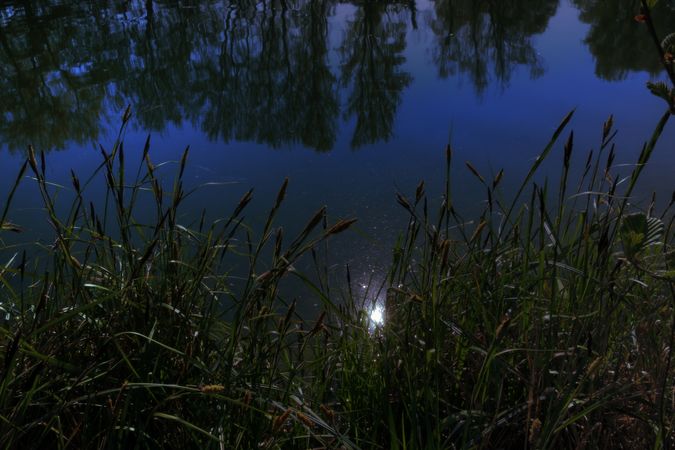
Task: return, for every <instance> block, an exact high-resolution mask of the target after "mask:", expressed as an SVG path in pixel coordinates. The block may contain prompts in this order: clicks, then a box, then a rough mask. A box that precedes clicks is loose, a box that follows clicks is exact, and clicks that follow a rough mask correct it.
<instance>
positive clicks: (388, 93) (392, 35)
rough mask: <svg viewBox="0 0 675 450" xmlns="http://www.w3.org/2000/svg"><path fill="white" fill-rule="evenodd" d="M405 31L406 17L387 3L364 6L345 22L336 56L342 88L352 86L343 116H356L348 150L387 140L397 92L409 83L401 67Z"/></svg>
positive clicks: (393, 115) (396, 6) (392, 120)
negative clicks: (344, 31)
mask: <svg viewBox="0 0 675 450" xmlns="http://www.w3.org/2000/svg"><path fill="white" fill-rule="evenodd" d="M413 11H414V9H413ZM413 17H414V16H413ZM406 31H407V17H406V14H404V12H403V11H402V10H401V9H400V7H399V5H396V4H394V5H388V4H387V3H386V2H369V1H365V2H362V3H361V6H360V7H359V10H358V12H357V14H356V15H355V16H354V18H353V19H351V20H349V21H348V23H347V32H346V35H345V39H344V41H343V43H342V45H341V46H340V56H341V60H342V64H341V80H342V83H343V84H344V85H348V84H350V83H351V84H352V90H351V93H350V94H349V98H348V100H347V105H346V108H345V112H344V115H345V117H346V118H349V117H350V116H356V129H355V131H354V134H353V137H352V141H351V144H352V147H360V146H362V145H365V144H371V143H374V142H378V141H386V140H388V139H389V138H390V137H391V133H392V124H393V122H394V117H395V115H396V109H397V107H398V105H399V103H400V102H401V93H402V92H403V90H404V89H405V88H406V87H407V86H408V85H409V84H410V81H411V80H412V77H411V75H410V74H409V73H407V72H405V71H404V70H402V68H401V66H402V65H403V63H404V62H405V58H404V57H403V51H404V50H405V47H406Z"/></svg>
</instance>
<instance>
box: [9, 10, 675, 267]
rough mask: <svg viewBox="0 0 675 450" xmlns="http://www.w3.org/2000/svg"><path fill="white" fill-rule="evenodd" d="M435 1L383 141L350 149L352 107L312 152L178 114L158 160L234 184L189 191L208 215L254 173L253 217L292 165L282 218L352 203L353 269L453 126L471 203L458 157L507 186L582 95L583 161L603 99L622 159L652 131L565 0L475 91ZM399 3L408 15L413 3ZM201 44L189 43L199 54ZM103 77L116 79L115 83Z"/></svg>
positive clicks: (346, 245) (666, 156)
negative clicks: (435, 13)
mask: <svg viewBox="0 0 675 450" xmlns="http://www.w3.org/2000/svg"><path fill="white" fill-rule="evenodd" d="M431 5H432V3H431V2H417V7H418V9H419V10H420V11H419V13H418V24H419V29H418V30H412V29H411V28H410V24H409V23H408V27H409V31H408V35H407V47H406V50H405V52H404V56H405V59H406V61H405V63H404V64H403V65H402V66H401V70H403V71H406V72H408V73H410V74H411V75H412V77H413V81H412V83H411V84H410V85H409V87H408V88H407V89H406V90H405V91H404V92H403V94H402V98H401V102H400V105H399V107H398V110H397V111H396V114H395V119H394V124H393V136H392V139H391V140H390V141H389V142H378V143H374V144H371V145H366V146H364V147H363V148H360V149H359V150H358V151H355V150H353V149H351V148H350V141H351V138H352V133H353V131H354V127H355V120H354V118H353V117H351V118H348V119H344V118H343V117H342V116H340V118H339V119H338V120H339V122H340V123H339V127H338V133H337V137H336V141H335V143H334V147H333V149H332V151H331V152H327V153H316V152H312V151H309V150H308V149H304V148H301V146H300V145H298V144H292V143H286V144H283V145H281V147H280V148H277V149H271V148H270V147H269V146H268V145H265V144H264V143H254V142H240V141H236V140H235V141H231V142H222V141H217V140H216V141H213V140H211V139H209V138H208V137H207V136H206V134H205V133H204V132H203V131H201V128H200V127H199V126H194V127H193V126H192V125H190V123H189V122H184V123H183V124H182V125H180V126H176V125H168V126H167V127H166V129H164V130H163V131H162V132H161V133H157V132H153V133H152V134H153V138H152V142H153V145H152V150H151V156H152V159H153V161H155V162H159V161H165V160H178V159H179V158H180V154H181V152H182V151H183V149H184V148H185V147H186V146H188V145H190V146H191V149H192V151H191V153H190V164H191V165H190V168H189V170H188V172H187V175H186V176H187V183H188V184H192V185H193V186H196V185H198V184H201V183H203V182H209V181H213V182H220V181H228V182H230V181H234V182H236V183H237V184H234V185H227V186H223V187H212V188H206V189H204V190H203V191H202V194H200V195H198V196H194V197H193V199H192V200H191V202H192V203H191V204H190V205H189V206H188V209H189V210H190V211H199V210H200V209H201V208H202V207H206V208H208V209H209V211H210V212H211V214H212V215H213V217H220V216H223V215H225V214H227V213H228V212H229V211H230V210H231V208H232V206H233V204H235V202H236V201H237V199H238V198H239V197H240V196H241V195H242V194H243V192H245V191H246V190H248V189H249V188H250V187H255V199H256V200H255V202H254V204H253V205H252V209H251V211H249V213H248V214H247V216H246V217H247V220H248V221H249V222H251V223H252V224H253V225H254V226H256V225H257V226H258V227H259V226H260V225H261V223H262V222H263V220H264V212H265V210H266V208H267V207H268V206H269V205H270V204H271V202H272V199H273V198H274V195H275V194H276V190H277V189H278V186H279V185H280V184H281V182H282V180H283V179H284V178H285V177H289V178H290V180H291V184H290V187H289V191H288V197H287V198H288V200H287V204H286V207H285V208H284V209H283V210H282V213H281V216H280V223H283V224H285V225H286V226H287V227H288V228H290V230H291V231H292V230H296V231H297V230H298V229H299V228H301V227H302V226H303V225H304V223H305V221H306V219H307V218H309V217H310V216H311V214H312V213H313V212H314V211H315V210H316V209H317V208H319V207H320V206H321V205H324V204H326V205H328V206H329V209H328V214H329V217H330V218H331V219H332V220H335V219H337V218H338V217H347V216H350V217H351V216H355V217H358V218H359V222H358V225H357V233H352V234H350V235H349V236H348V237H346V236H338V237H337V238H336V239H335V241H336V243H335V245H333V251H334V253H335V260H336V261H338V262H340V266H342V265H343V264H344V263H345V262H349V263H350V266H351V267H352V270H353V273H357V272H360V273H363V274H370V273H372V271H373V270H376V271H379V270H381V268H382V267H383V266H385V265H386V263H387V262H388V261H389V258H390V256H391V255H390V248H391V242H392V241H393V238H394V237H395V235H396V234H397V233H398V232H399V231H401V230H403V226H404V225H405V223H406V217H405V216H404V215H403V214H402V211H401V210H400V207H398V206H397V205H396V203H395V200H394V195H393V194H394V192H396V191H397V190H400V191H402V192H404V193H411V192H413V191H414V188H415V186H416V185H417V183H418V182H419V180H420V179H425V180H426V182H427V192H429V193H430V195H431V198H432V199H433V200H438V199H439V196H440V192H441V186H442V181H443V166H444V159H443V158H444V148H445V145H446V144H447V142H448V140H449V139H450V137H451V139H452V143H453V146H454V148H455V161H456V164H455V168H454V170H453V176H454V177H455V178H454V185H455V190H454V192H455V194H454V195H455V197H456V202H457V204H458V207H460V208H462V207H464V208H465V210H469V211H471V210H472V208H473V211H475V205H476V204H477V202H479V201H480V200H482V198H483V193H482V190H480V189H478V185H477V184H476V182H475V180H472V178H471V177H470V176H469V175H468V174H467V173H466V170H464V168H463V162H464V161H466V160H471V161H472V162H473V163H474V165H475V166H476V167H478V169H479V170H480V171H481V172H483V173H484V174H489V173H490V172H492V173H496V172H497V171H498V170H499V169H500V168H504V169H505V172H506V178H505V182H504V184H505V186H506V189H507V190H508V189H509V184H508V183H509V182H511V185H510V188H511V189H513V186H514V184H513V183H515V182H517V181H518V180H519V179H520V177H521V176H522V175H523V174H524V173H525V172H526V171H527V167H528V165H529V164H530V163H531V162H532V161H533V159H534V157H535V156H536V155H537V154H538V153H539V151H540V150H541V149H542V148H543V146H544V145H545V143H546V142H547V140H548V138H549V137H550V135H551V133H552V131H553V130H554V129H555V127H556V126H557V124H558V123H559V121H560V120H561V118H562V117H563V116H564V115H565V114H566V113H567V112H568V111H570V110H571V109H573V108H576V109H577V112H576V115H575V118H574V120H573V122H572V127H573V128H574V130H575V135H576V142H577V145H576V147H575V148H576V154H575V159H576V161H577V163H578V165H580V164H583V161H585V157H586V152H587V151H588V150H589V149H590V148H597V145H598V141H599V136H600V130H601V126H602V123H603V122H604V121H605V119H606V118H607V117H608V115H609V114H610V113H612V114H614V117H615V123H616V125H617V128H618V129H619V135H618V138H617V143H618V146H617V158H616V164H624V163H631V162H633V161H635V160H636V158H637V155H638V153H639V150H640V147H641V143H642V142H644V141H645V140H647V139H648V138H649V135H650V134H651V131H652V129H653V127H654V125H655V123H656V121H657V120H658V117H659V116H660V114H661V113H662V111H663V109H664V105H663V104H662V102H661V101H659V100H658V99H656V98H654V97H652V96H651V95H649V93H648V92H647V91H646V89H645V86H644V85H645V82H646V81H647V80H648V78H649V76H648V75H647V74H645V73H631V74H629V76H628V77H627V78H626V79H625V80H622V81H620V82H607V81H603V80H600V79H598V78H596V77H595V75H594V71H595V62H594V59H593V57H592V55H591V54H590V53H589V52H588V49H587V48H586V46H585V44H584V43H583V39H584V37H585V36H586V34H587V31H588V26H587V25H584V24H581V23H580V22H579V21H578V17H577V16H578V12H577V11H576V10H575V9H574V8H573V7H571V6H570V5H569V3H568V2H567V1H563V2H561V4H560V6H559V8H558V10H557V13H556V15H555V16H554V17H553V18H552V19H551V20H550V22H549V27H548V30H547V31H546V32H545V33H544V34H542V35H538V36H535V37H534V38H533V41H534V45H535V48H536V51H537V53H538V55H539V56H540V58H541V60H542V62H543V65H544V68H545V73H544V74H543V76H541V77H539V78H536V79H533V78H532V77H531V76H530V71H529V69H528V68H526V67H516V68H515V69H514V72H513V73H512V75H511V78H510V81H509V83H508V85H506V86H503V85H500V84H499V83H493V84H491V85H489V86H488V87H487V89H486V90H485V91H484V92H483V93H482V94H481V95H480V96H477V95H476V92H475V90H474V89H473V88H472V86H471V82H470V80H469V79H467V78H466V76H465V75H461V74H460V75H457V76H456V77H451V78H448V79H441V78H439V77H438V70H437V68H436V67H434V66H433V64H432V62H431V56H430V53H429V46H430V44H431V42H432V40H433V35H432V33H431V32H430V30H428V29H426V28H425V25H424V24H425V21H424V20H423V17H424V11H425V10H429V9H430V8H431V7H432V6H431ZM8 11H9V10H7V9H5V10H4V14H5V15H6V14H9V12H8ZM356 11H357V9H356V8H355V7H353V6H348V5H342V4H340V5H338V6H336V8H335V15H334V16H332V17H331V18H330V26H329V36H330V43H329V61H330V66H331V69H332V70H333V71H337V70H338V69H339V64H340V57H339V54H338V51H337V47H338V46H339V43H340V42H341V40H342V39H343V38H344V32H345V30H344V26H343V25H344V23H345V22H346V21H347V20H349V18H351V17H353V16H354V14H355V13H356ZM10 12H11V11H10ZM406 14H407V13H402V16H403V17H407V16H406ZM5 19H6V18H5ZM202 56H203V55H202V54H201V53H199V52H197V53H195V54H194V55H193V60H198V59H199V58H201V57H202ZM68 70H70V71H71V72H73V73H74V74H76V75H81V74H84V73H86V71H87V70H88V65H87V63H86V62H83V63H82V64H81V65H79V66H74V67H71V68H69V69H68ZM108 89H111V90H114V89H115V86H109V87H108ZM169 95H170V93H169ZM346 96H347V88H342V91H341V103H342V106H343V107H344V103H345V99H346ZM108 116H109V117H111V118H112V119H109V120H111V122H112V123H106V124H103V128H105V129H111V130H114V129H116V127H117V124H116V123H115V120H117V119H116V118H117V117H119V116H121V111H109V112H108ZM670 125H671V126H669V127H668V128H667V130H666V132H665V135H664V137H663V140H662V142H661V144H660V145H659V147H658V148H657V151H656V152H655V154H654V157H653V161H652V162H651V164H650V165H649V166H648V168H647V169H646V171H645V175H644V177H643V180H642V181H643V183H642V185H641V190H640V191H639V192H638V195H639V196H640V197H641V198H646V197H647V196H648V195H649V193H650V192H651V191H652V190H656V191H658V192H659V194H660V197H661V198H665V197H666V196H669V195H670V192H671V190H672V188H673V183H672V168H673V167H674V164H673V163H674V162H675V160H674V158H675V152H673V151H672V149H673V143H675V130H674V129H673V126H672V125H673V124H670ZM150 131H151V130H150ZM146 133H147V130H141V129H137V128H136V127H135V126H132V127H131V128H130V129H129V131H128V132H127V139H126V148H127V152H128V155H129V156H128V159H129V160H133V159H134V158H139V155H140V152H141V150H142V148H143V142H144V140H145V136H146ZM113 138H114V132H108V133H105V134H104V135H102V136H101V140H102V141H103V143H104V145H106V146H108V145H109V144H110V143H111V141H112V139H113ZM560 147H561V145H560V146H559V148H558V149H557V150H556V152H554V153H553V154H552V155H551V161H550V162H549V163H548V164H546V165H545V166H544V171H545V172H546V173H548V174H551V175H555V174H556V173H558V171H559V170H560V165H561V164H560V161H561V158H562V156H561V151H560ZM47 160H48V167H49V177H50V178H51V179H53V180H54V181H56V182H60V183H63V184H64V185H69V180H68V173H69V172H68V171H69V169H71V168H73V169H74V170H75V172H76V173H79V174H85V173H87V172H88V171H89V170H91V168H92V167H94V166H95V165H96V164H98V163H99V162H100V158H99V154H98V152H97V151H96V150H95V147H94V146H93V145H91V144H87V145H75V144H71V145H69V146H68V148H67V149H66V150H65V151H59V152H52V153H50V154H49V155H48V158H47ZM2 162H3V164H2V165H1V166H0V167H1V168H0V174H1V176H2V180H3V181H2V184H1V185H0V189H2V192H5V190H6V189H7V188H8V186H9V180H11V179H13V177H14V174H15V173H16V170H17V169H18V167H19V166H20V164H21V162H22V161H21V158H20V157H18V156H16V155H13V156H12V155H9V154H8V153H7V152H6V151H3V153H2ZM167 172H168V171H167ZM16 205H17V208H18V210H19V213H18V217H17V218H16V219H15V221H17V222H19V223H21V212H20V211H29V210H31V211H32V209H33V208H35V207H36V206H37V205H38V197H37V194H36V193H35V192H34V191H33V190H26V191H25V192H24V191H22V192H20V193H19V197H18V199H17V202H16ZM465 215H471V213H470V212H469V214H465ZM24 217H25V219H26V220H27V221H29V222H32V221H34V220H37V221H38V222H35V223H34V224H33V226H34V227H36V228H39V227H44V218H42V219H39V218H38V216H37V215H35V214H28V213H27V212H26V213H25V215H24ZM185 217H186V219H185V220H188V219H187V215H186V216H185ZM40 220H41V221H40ZM23 225H24V226H26V224H25V223H23ZM43 229H44V228H43ZM290 234H292V233H290Z"/></svg>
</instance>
